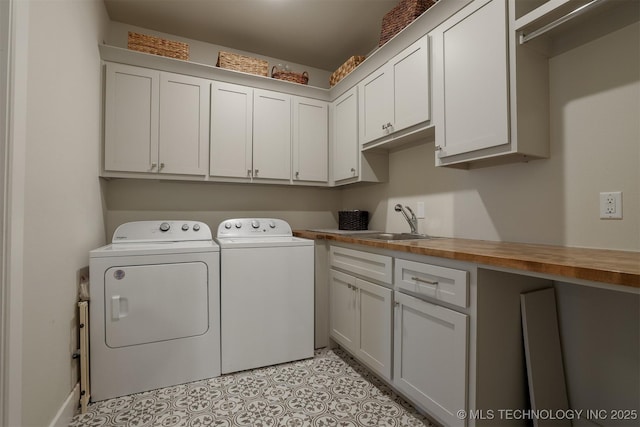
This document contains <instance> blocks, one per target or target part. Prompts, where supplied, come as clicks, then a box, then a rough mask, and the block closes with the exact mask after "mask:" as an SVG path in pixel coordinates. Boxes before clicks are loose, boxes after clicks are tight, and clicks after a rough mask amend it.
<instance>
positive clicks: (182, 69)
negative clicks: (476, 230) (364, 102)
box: [99, 44, 329, 101]
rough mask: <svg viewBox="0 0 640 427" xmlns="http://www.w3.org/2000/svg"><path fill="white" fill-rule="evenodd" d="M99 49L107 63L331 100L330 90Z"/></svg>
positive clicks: (107, 48)
mask: <svg viewBox="0 0 640 427" xmlns="http://www.w3.org/2000/svg"><path fill="white" fill-rule="evenodd" d="M99 49H100V58H102V60H103V61H109V62H118V63H121V64H127V65H135V66H138V67H145V68H152V69H154V70H159V71H167V72H171V73H177V74H185V75H188V76H194V77H200V78H204V79H211V80H216V81H222V82H227V83H235V84H241V85H246V86H251V87H257V88H260V89H266V90H275V91H278V92H281V93H287V94H290V95H299V96H305V97H307V98H315V99H320V100H323V101H328V100H329V89H324V88H319V87H314V86H306V85H301V84H297V83H291V82H286V81H284V80H278V79H273V78H270V77H264V76H258V75H255V74H248V73H243V72H240V71H233V70H227V69H224V68H219V67H215V66H212V65H207V64H200V63H197V62H190V61H183V60H180V59H173V58H167V57H164V56H158V55H151V54H148V53H143V52H137V51H133V50H129V49H123V48H120V47H115V46H109V45H104V44H101V45H99Z"/></svg>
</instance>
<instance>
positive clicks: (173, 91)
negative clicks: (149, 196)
mask: <svg viewBox="0 0 640 427" xmlns="http://www.w3.org/2000/svg"><path fill="white" fill-rule="evenodd" d="M209 85H210V83H209V81H207V80H204V79H199V78H196V77H190V76H183V75H181V74H171V73H160V123H159V126H160V133H159V135H158V136H159V147H158V159H159V161H160V172H161V173H172V174H185V175H206V174H207V164H208V160H209V159H208V156H207V154H208V148H209Z"/></svg>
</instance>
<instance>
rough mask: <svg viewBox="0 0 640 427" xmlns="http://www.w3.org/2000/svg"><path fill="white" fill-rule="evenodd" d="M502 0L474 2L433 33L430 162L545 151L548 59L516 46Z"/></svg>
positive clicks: (535, 155) (544, 153)
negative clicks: (433, 152)
mask: <svg viewBox="0 0 640 427" xmlns="http://www.w3.org/2000/svg"><path fill="white" fill-rule="evenodd" d="M508 12H509V11H508V8H507V0H476V1H473V2H472V3H470V4H469V5H467V6H466V7H465V8H463V9H462V10H460V11H459V12H458V13H456V14H455V15H453V16H452V17H451V18H450V19H448V20H446V21H445V22H444V23H443V24H441V25H440V26H438V27H437V28H436V29H434V30H433V31H432V32H431V34H430V35H431V37H432V50H433V57H432V61H433V109H434V114H433V116H434V120H433V121H434V124H435V133H436V135H435V143H436V164H437V165H439V166H441V165H450V164H459V163H467V162H470V161H479V160H483V159H491V158H495V157H498V156H500V157H503V158H504V156H505V155H509V156H511V157H513V158H517V159H523V160H526V159H527V158H530V157H532V158H539V157H547V156H548V144H549V142H548V141H549V135H548V117H547V111H548V109H547V104H548V100H547V97H548V94H547V91H548V81H547V74H548V72H547V68H546V67H547V60H546V58H545V57H544V56H543V55H540V54H539V53H537V52H535V51H533V50H528V49H526V48H524V47H520V46H516V43H515V34H513V33H512V32H510V31H509V25H508V23H509V15H508Z"/></svg>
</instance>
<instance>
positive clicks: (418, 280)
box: [411, 277, 438, 285]
mask: <svg viewBox="0 0 640 427" xmlns="http://www.w3.org/2000/svg"><path fill="white" fill-rule="evenodd" d="M411 280H413V281H416V282H422V283H426V284H427V285H437V284H438V282H437V281H434V280H427V279H421V278H420V277H412V278H411Z"/></svg>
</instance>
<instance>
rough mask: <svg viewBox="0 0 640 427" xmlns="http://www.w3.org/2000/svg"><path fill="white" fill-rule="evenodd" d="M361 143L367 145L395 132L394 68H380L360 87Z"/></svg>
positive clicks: (385, 66)
mask: <svg viewBox="0 0 640 427" xmlns="http://www.w3.org/2000/svg"><path fill="white" fill-rule="evenodd" d="M358 88H359V91H360V142H361V143H362V144H366V143H367V142H370V141H373V140H375V139H378V138H380V137H383V136H385V135H388V134H389V133H390V132H392V130H393V124H394V123H393V122H394V118H393V110H394V107H393V68H392V67H391V63H387V64H385V65H384V66H382V67H380V68H379V69H377V70H376V71H374V72H373V73H371V74H370V75H369V76H367V77H366V78H365V79H364V80H363V81H362V82H361V83H360V84H359V85H358Z"/></svg>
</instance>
